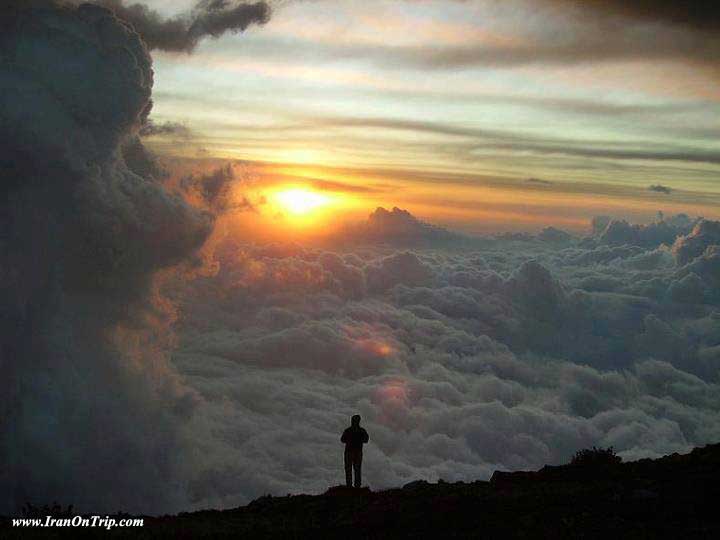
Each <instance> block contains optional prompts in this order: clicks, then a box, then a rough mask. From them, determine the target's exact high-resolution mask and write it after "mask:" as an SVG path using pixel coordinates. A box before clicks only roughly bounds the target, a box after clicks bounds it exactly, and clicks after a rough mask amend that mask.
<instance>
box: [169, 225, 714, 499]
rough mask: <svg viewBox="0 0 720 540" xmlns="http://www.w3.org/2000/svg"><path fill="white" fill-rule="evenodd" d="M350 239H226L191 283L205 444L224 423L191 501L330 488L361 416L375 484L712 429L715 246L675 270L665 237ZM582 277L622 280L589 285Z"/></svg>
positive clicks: (184, 345)
mask: <svg viewBox="0 0 720 540" xmlns="http://www.w3.org/2000/svg"><path fill="white" fill-rule="evenodd" d="M667 221H670V222H672V221H673V218H668V220H667ZM679 221H680V222H682V221H683V220H679ZM628 225H629V226H630V227H633V225H630V224H628ZM633 238H637V237H631V239H633ZM639 238H640V241H641V242H642V241H643V238H642V237H639ZM345 248H346V249H345V250H336V251H332V252H329V251H326V250H325V249H322V248H319V247H315V248H314V247H311V246H306V247H301V246H296V245H293V246H279V245H274V246H265V247H262V246H244V247H240V246H237V245H235V246H234V247H231V246H230V245H228V246H227V247H226V248H223V249H220V250H218V251H217V254H218V257H219V260H218V262H219V271H218V274H217V275H216V276H215V277H213V278H211V279H209V280H203V282H201V283H194V284H192V285H190V284H187V285H186V294H187V295H188V298H186V299H185V305H186V306H188V307H190V308H191V309H190V313H192V312H196V313H197V316H196V317H194V316H190V315H188V317H187V318H186V319H184V320H183V321H182V324H181V326H182V329H181V331H180V335H181V336H182V342H181V346H180V347H179V349H178V351H177V352H176V354H175V356H174V358H175V362H176V364H177V365H178V368H179V369H180V371H181V372H182V373H184V374H185V376H186V377H188V381H189V384H190V385H191V386H192V387H193V388H196V389H197V390H198V392H200V393H201V394H202V396H203V399H204V401H203V403H202V406H200V407H199V409H198V412H197V414H196V415H195V417H194V420H193V422H194V424H193V425H194V428H193V429H194V431H195V433H196V436H197V437H198V438H199V437H200V434H201V433H211V432H212V433H215V435H214V436H209V437H207V438H205V439H203V441H202V443H198V444H202V445H203V452H204V455H205V456H206V459H205V460H203V463H202V464H201V465H200V466H201V467H205V468H206V473H204V474H202V475H199V476H197V477H196V481H195V482H194V483H193V486H194V491H193V493H194V496H195V497H196V499H195V504H197V505H198V506H206V505H224V506H231V505H234V504H238V503H239V502H242V501H247V500H248V499H251V498H253V497H254V496H257V495H258V494H261V493H265V492H268V491H270V492H275V493H286V492H319V491H323V490H324V489H326V486H327V485H329V484H333V483H335V482H337V481H339V480H338V479H339V478H340V476H341V473H342V470H341V462H340V458H341V448H339V445H338V442H337V435H338V433H339V432H340V431H341V430H342V428H343V427H344V425H345V423H346V422H347V419H348V418H349V416H350V415H351V414H354V413H357V412H359V413H360V414H361V415H362V416H363V419H364V420H363V421H364V422H365V423H366V427H367V429H368V430H369V431H370V433H371V440H372V443H371V445H369V447H368V448H367V450H366V456H365V459H366V467H365V469H366V471H365V472H366V476H367V479H368V481H369V483H370V485H371V486H373V487H374V488H381V487H391V486H396V485H398V484H402V483H405V482H407V481H409V480H412V479H417V478H426V479H430V480H437V479H438V478H444V479H446V480H469V479H474V478H483V477H484V478H487V477H489V475H490V474H491V472H492V471H493V470H495V469H526V468H532V467H538V466H540V465H542V464H544V463H557V462H561V461H565V460H567V459H568V458H569V457H570V456H571V455H572V453H573V452H574V451H576V450H577V449H578V448H581V447H586V446H591V445H604V446H607V445H614V446H615V448H616V449H617V450H618V451H619V452H620V453H621V454H622V455H623V457H625V458H626V459H635V458H640V457H645V456H656V455H660V454H663V453H667V452H673V451H683V450H685V449H687V448H689V447H690V446H691V445H694V444H703V443H704V442H707V441H712V440H714V439H715V438H716V437H717V436H718V434H720V422H718V414H717V413H718V411H720V400H718V398H717V390H718V383H719V382H720V381H719V380H718V376H717V366H718V362H720V356H718V355H717V351H716V350H715V349H716V348H717V346H716V344H717V340H718V339H720V320H718V318H717V316H716V314H713V308H712V307H711V306H709V305H707V302H708V297H707V295H706V294H705V293H706V291H707V285H705V284H704V283H705V281H703V285H702V287H701V289H698V287H697V285H698V283H699V281H698V280H700V281H702V280H704V279H707V277H711V276H715V277H714V278H713V279H717V278H716V276H717V274H716V273H714V274H713V273H709V274H708V272H707V271H706V270H705V269H704V268H701V266H700V264H701V263H700V262H701V261H705V259H706V258H707V257H708V256H709V259H708V260H710V259H712V258H713V257H715V252H714V251H712V250H711V253H710V254H705V255H702V256H701V257H699V258H696V259H695V262H696V263H697V265H695V266H693V267H692V272H690V273H687V274H683V272H682V271H681V270H682V269H681V268H678V266H677V265H676V262H675V259H674V258H673V256H672V255H671V253H670V251H669V250H668V249H667V248H664V249H649V248H646V247H644V246H642V245H624V246H617V247H613V246H607V245H598V246H594V247H583V246H582V245H581V244H580V243H579V242H572V243H571V244H569V245H568V244H565V245H558V244H555V243H552V242H547V241H543V240H542V239H540V238H534V237H528V238H526V239H524V240H523V242H522V243H518V242H515V241H514V240H513V241H506V240H501V239H495V240H490V239H487V240H485V241H484V242H482V243H479V244H477V245H476V246H468V245H463V246H461V247H457V246H453V245H439V246H438V245H425V246H419V247H414V248H413V249H412V251H409V250H408V249H407V248H400V249H397V248H394V247H392V246H388V245H387V244H384V245H383V244H382V243H365V244H363V245H361V246H356V245H354V244H345ZM693 264H695V263H693ZM703 264H704V263H703ZM713 264H714V263H713ZM711 268H713V269H714V268H716V266H711V267H708V269H707V270H708V271H709V270H710V269H711ZM687 269H688V270H690V267H688V268H687ZM712 271H713V272H714V270H712ZM697 272H699V273H700V274H703V275H705V276H707V277H699V276H700V274H698V273H697ZM687 275H689V276H691V277H689V278H688V277H685V276H687ZM590 276H595V278H596V279H601V278H605V279H609V278H611V277H612V278H614V279H615V280H616V281H615V286H616V287H617V291H613V292H593V291H589V290H585V289H583V288H582V287H581V286H578V283H581V282H580V281H579V278H581V279H588V278H589V277H590ZM650 282H654V283H655V286H654V287H650V286H648V283H650ZM630 289H632V290H633V292H632V293H630V292H625V290H630ZM655 289H659V291H660V292H659V293H657V294H655ZM698 290H700V293H702V294H699V293H698ZM643 291H646V292H643ZM646 293H648V294H649V293H652V295H653V296H643V294H646ZM712 301H716V300H712ZM203 430H206V431H203ZM218 478H221V479H223V480H222V481H221V482H218V481H217V480H216V479H218Z"/></svg>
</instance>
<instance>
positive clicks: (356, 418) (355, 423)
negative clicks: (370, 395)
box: [350, 414, 360, 426]
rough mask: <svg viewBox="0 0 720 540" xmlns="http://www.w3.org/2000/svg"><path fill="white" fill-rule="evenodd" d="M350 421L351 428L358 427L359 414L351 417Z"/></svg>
mask: <svg viewBox="0 0 720 540" xmlns="http://www.w3.org/2000/svg"><path fill="white" fill-rule="evenodd" d="M350 421H351V422H352V425H353V426H359V425H360V415H359V414H355V415H353V417H352V418H351V419H350Z"/></svg>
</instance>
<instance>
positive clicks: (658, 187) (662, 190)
mask: <svg viewBox="0 0 720 540" xmlns="http://www.w3.org/2000/svg"><path fill="white" fill-rule="evenodd" d="M648 190H649V191H654V192H656V193H664V194H665V195H670V194H671V193H672V189H671V188H669V187H667V186H663V185H662V184H653V185H651V186H649V187H648Z"/></svg>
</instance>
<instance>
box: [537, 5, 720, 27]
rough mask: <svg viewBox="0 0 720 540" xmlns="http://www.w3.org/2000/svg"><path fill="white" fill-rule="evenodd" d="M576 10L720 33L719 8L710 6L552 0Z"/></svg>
mask: <svg viewBox="0 0 720 540" xmlns="http://www.w3.org/2000/svg"><path fill="white" fill-rule="evenodd" d="M551 1H553V2H556V3H562V4H566V5H572V6H574V7H577V8H579V9H584V8H590V9H592V10H597V11H600V12H606V13H611V14H617V15H621V16H624V17H627V18H630V19H635V20H638V21H651V22H662V23H667V24H671V25H681V26H687V27H690V28H693V29H697V30H702V31H717V30H720V8H719V7H718V6H717V4H715V3H713V2H702V1H700V2H686V3H678V2H675V1H673V0H636V1H634V2H624V1H623V0H610V1H607V0H551Z"/></svg>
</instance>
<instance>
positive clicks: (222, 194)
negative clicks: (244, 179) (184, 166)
mask: <svg viewBox="0 0 720 540" xmlns="http://www.w3.org/2000/svg"><path fill="white" fill-rule="evenodd" d="M240 182H241V180H240V178H238V176H237V173H236V167H235V164H233V163H228V164H226V165H223V166H220V167H218V168H216V169H215V170H213V171H211V172H209V173H207V174H200V175H192V174H191V175H188V176H185V177H183V178H181V179H180V187H181V189H182V190H184V191H185V192H186V194H187V195H188V196H189V197H190V199H193V200H198V199H199V201H200V202H201V203H202V205H203V206H205V207H207V208H209V209H211V210H213V211H214V212H216V213H220V212H226V211H230V210H255V205H253V203H251V202H250V200H249V199H248V198H247V196H245V195H243V194H241V193H239V192H236V191H234V190H233V186H234V185H236V184H240Z"/></svg>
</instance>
